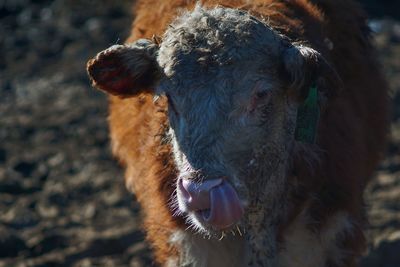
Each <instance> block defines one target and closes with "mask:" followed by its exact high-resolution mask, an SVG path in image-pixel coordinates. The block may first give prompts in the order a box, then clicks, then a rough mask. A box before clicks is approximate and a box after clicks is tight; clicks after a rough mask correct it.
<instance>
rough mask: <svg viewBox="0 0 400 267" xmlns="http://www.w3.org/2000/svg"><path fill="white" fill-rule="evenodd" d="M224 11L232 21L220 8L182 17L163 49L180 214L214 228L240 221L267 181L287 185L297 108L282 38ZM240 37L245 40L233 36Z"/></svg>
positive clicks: (197, 224) (207, 228) (163, 85)
mask: <svg viewBox="0 0 400 267" xmlns="http://www.w3.org/2000/svg"><path fill="white" fill-rule="evenodd" d="M199 12H204V10H201V11H199ZM219 12H220V13H221V14H219V15H220V16H222V17H223V18H224V19H225V24H226V25H222V26H221V23H220V24H219V25H218V27H216V28H213V27H212V25H213V21H212V20H213V19H214V20H218V14H217V13H218V12H217V11H215V12H214V13H216V14H210V13H208V14H204V13H203V14H202V16H203V18H202V19H198V18H197V16H196V14H193V13H191V14H190V16H189V17H187V18H182V19H181V20H180V21H178V22H176V24H175V25H173V27H171V29H170V30H169V31H167V33H166V35H165V37H164V40H163V43H162V44H161V47H160V50H159V55H158V62H159V65H160V66H161V67H162V69H163V71H164V73H165V77H166V78H164V79H163V80H162V81H161V82H160V84H159V86H158V92H160V93H163V94H165V95H166V96H167V98H168V102H169V109H168V113H169V121H170V126H171V131H170V136H171V140H172V144H173V147H174V149H173V152H174V157H175V161H176V165H177V168H178V169H179V172H180V175H179V178H178V184H177V188H178V189H177V200H176V202H177V203H176V208H177V212H178V213H182V214H184V215H186V216H187V218H188V220H189V221H190V223H191V224H192V226H193V227H194V228H195V229H199V230H203V231H204V232H206V233H208V234H210V233H211V232H213V231H215V230H224V229H226V228H231V227H234V226H235V224H236V223H239V221H240V220H241V219H242V216H244V217H246V215H245V214H246V209H247V208H248V206H249V205H250V206H251V205H255V200H256V199H259V198H260V194H265V192H267V191H269V190H268V188H266V187H272V188H274V189H277V188H278V187H277V186H276V185H277V184H282V183H283V181H274V180H273V179H278V178H276V177H281V176H282V175H277V174H276V172H282V165H285V164H286V159H287V155H288V153H289V151H290V149H291V146H292V142H293V135H294V129H295V120H296V107H297V104H296V103H294V102H292V100H290V98H289V96H288V93H287V91H288V90H287V86H285V85H284V82H283V81H282V80H281V79H280V78H281V77H280V76H279V73H278V72H279V68H280V67H281V66H280V64H282V63H281V61H282V60H279V56H280V54H281V53H282V51H281V50H282V47H281V43H280V42H281V40H280V39H277V37H276V36H275V35H276V34H275V33H274V32H272V31H271V30H270V29H269V28H267V27H266V26H265V25H264V24H261V23H260V22H258V21H254V20H253V19H251V18H250V17H249V16H248V15H247V14H244V13H240V12H239V11H235V10H229V12H228V11H227V10H223V9H221V10H220V11H219ZM211 13H212V12H211ZM205 17H207V19H204V18H205ZM204 21H207V23H204ZM238 21H240V22H242V23H243V25H240V24H238ZM231 24H234V25H235V27H237V28H240V26H242V27H243V29H241V33H243V34H244V35H243V36H235V35H234V34H236V35H239V34H238V33H233V32H232V27H233V26H232V25H231ZM210 25H211V26H210ZM204 27H206V28H207V27H208V28H207V31H205V30H204V29H203V28H204ZM224 31H226V32H224ZM202 33H204V34H205V35H204V36H202V35H201V34H202ZM261 33H262V34H261ZM221 36H229V38H228V37H226V38H223V37H221ZM254 36H256V37H254ZM232 38H233V39H232ZM236 38H237V39H241V40H242V42H240V44H238V43H237V42H231V43H230V42H229V41H232V40H234V39H236ZM274 177H275V178H274ZM279 179H280V178H279ZM282 190H283V189H282ZM218 192H219V193H218ZM220 202H221V203H222V202H223V203H224V204H220ZM251 203H253V204H251ZM220 205H222V206H220ZM213 209H215V211H214V210H213ZM241 209H242V210H241ZM213 213H215V214H214V215H213ZM217 213H218V214H217ZM221 214H222V215H221ZM213 216H214V217H216V218H215V219H214V220H213V219H207V218H209V217H213Z"/></svg>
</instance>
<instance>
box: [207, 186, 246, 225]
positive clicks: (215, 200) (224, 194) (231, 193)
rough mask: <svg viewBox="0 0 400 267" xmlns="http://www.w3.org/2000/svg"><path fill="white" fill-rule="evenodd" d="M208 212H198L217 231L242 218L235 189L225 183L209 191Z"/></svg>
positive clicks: (241, 210)
mask: <svg viewBox="0 0 400 267" xmlns="http://www.w3.org/2000/svg"><path fill="white" fill-rule="evenodd" d="M210 199H211V200H210V204H211V207H210V209H209V210H202V211H200V213H201V215H202V217H203V219H204V220H205V221H206V222H207V223H209V224H211V225H212V226H214V227H215V228H217V229H224V228H228V227H229V226H232V225H233V224H235V223H236V222H238V221H239V220H240V218H241V217H242V216H243V213H244V211H243V207H242V204H241V202H240V200H239V197H238V195H237V194H236V191H235V189H233V187H232V186H231V185H230V184H229V183H228V182H226V181H224V182H223V183H222V184H221V185H220V186H218V187H215V188H213V189H211V192H210Z"/></svg>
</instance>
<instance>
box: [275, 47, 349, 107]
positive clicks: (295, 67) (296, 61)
mask: <svg viewBox="0 0 400 267" xmlns="http://www.w3.org/2000/svg"><path fill="white" fill-rule="evenodd" d="M283 65H284V69H285V76H286V80H289V85H288V86H289V87H290V88H291V90H293V91H294V94H295V95H296V96H297V97H299V99H300V100H304V99H306V98H307V96H308V93H309V90H310V88H311V87H312V86H315V87H316V88H317V89H318V92H319V93H320V94H322V95H323V96H324V97H325V98H329V97H332V96H334V95H336V94H338V92H340V91H341V90H342V88H343V82H342V80H341V79H340V77H339V75H338V73H337V72H336V71H335V69H334V68H333V67H332V66H331V65H330V64H329V63H328V62H327V61H326V59H325V58H324V57H323V56H322V55H321V54H320V53H319V52H317V51H316V50H314V49H312V48H310V47H307V46H303V45H291V46H290V47H288V48H287V49H286V50H285V51H284V53H283Z"/></svg>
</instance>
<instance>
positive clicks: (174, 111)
mask: <svg viewBox="0 0 400 267" xmlns="http://www.w3.org/2000/svg"><path fill="white" fill-rule="evenodd" d="M166 96H167V99H168V106H169V108H170V109H171V110H172V112H173V113H175V115H179V113H178V111H177V110H176V107H175V104H174V102H173V101H172V98H171V96H170V95H169V94H166Z"/></svg>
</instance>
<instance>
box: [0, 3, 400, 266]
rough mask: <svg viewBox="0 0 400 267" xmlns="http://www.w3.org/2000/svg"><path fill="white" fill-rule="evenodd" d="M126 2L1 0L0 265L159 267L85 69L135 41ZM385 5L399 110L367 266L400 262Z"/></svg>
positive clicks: (383, 50)
mask: <svg viewBox="0 0 400 267" xmlns="http://www.w3.org/2000/svg"><path fill="white" fill-rule="evenodd" d="M113 2H117V3H113ZM371 2H374V1H371ZM388 2H390V1H388ZM392 2H393V1H392ZM375 4H376V1H375ZM372 6H373V5H372V4H371V5H370V7H372ZM390 7H391V6H390ZM374 8H375V7H374ZM130 10H131V7H130V1H127V0H124V1H107V0H86V1H84V0H36V1H35V0H0V267H3V266H4V267H9V266H18V267H22V266H36V267H39V266H41V267H50V266H82V267H86V266H132V267H139V266H152V265H153V262H152V258H151V253H150V250H149V249H148V246H147V245H146V243H145V242H144V241H143V238H144V235H143V233H142V232H141V231H140V216H139V206H138V204H137V203H136V202H135V201H134V196H132V195H130V194H129V193H128V192H127V191H126V189H125V187H124V182H123V173H122V170H121V169H120V168H119V167H118V166H117V164H116V162H115V161H114V160H113V159H112V156H111V153H110V149H109V143H108V131H107V123H106V115H107V101H106V97H105V95H104V94H102V93H100V92H97V91H95V90H93V89H91V88H90V86H89V81H88V79H87V77H86V72H85V62H86V60H87V59H88V58H90V57H92V56H93V55H95V54H96V52H98V51H100V50H102V49H104V48H106V47H108V46H110V45H112V44H116V43H122V42H123V40H124V39H125V38H126V37H127V35H128V33H129V32H128V30H129V25H130V23H131V20H132V18H131V15H130ZM379 10H380V11H379V12H380V13H379V17H376V18H374V19H372V20H371V22H370V25H371V27H372V29H373V30H374V31H375V32H376V34H375V43H376V45H377V48H378V51H379V55H380V58H381V61H382V63H383V68H384V70H385V73H386V74H387V77H388V79H389V82H390V85H391V94H390V97H391V99H392V100H393V103H394V107H393V119H392V126H391V139H390V140H391V141H390V145H389V148H388V152H387V155H386V158H385V160H384V161H383V163H382V164H381V166H380V167H379V169H378V170H377V174H376V177H375V178H374V179H373V181H372V183H371V184H370V185H369V187H368V190H367V192H366V199H367V209H368V214H369V218H370V224H371V226H370V230H369V231H368V238H369V240H370V252H369V254H368V255H366V256H365V258H364V259H363V261H362V267H381V266H382V267H398V266H400V153H399V152H400V23H399V21H396V20H395V17H393V14H394V13H393V10H391V11H392V13H391V14H392V17H382V13H383V14H384V12H385V9H384V8H382V6H381V9H379ZM382 10H383V11H382ZM399 10H400V9H399ZM372 13H373V12H372ZM373 14H374V13H373Z"/></svg>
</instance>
